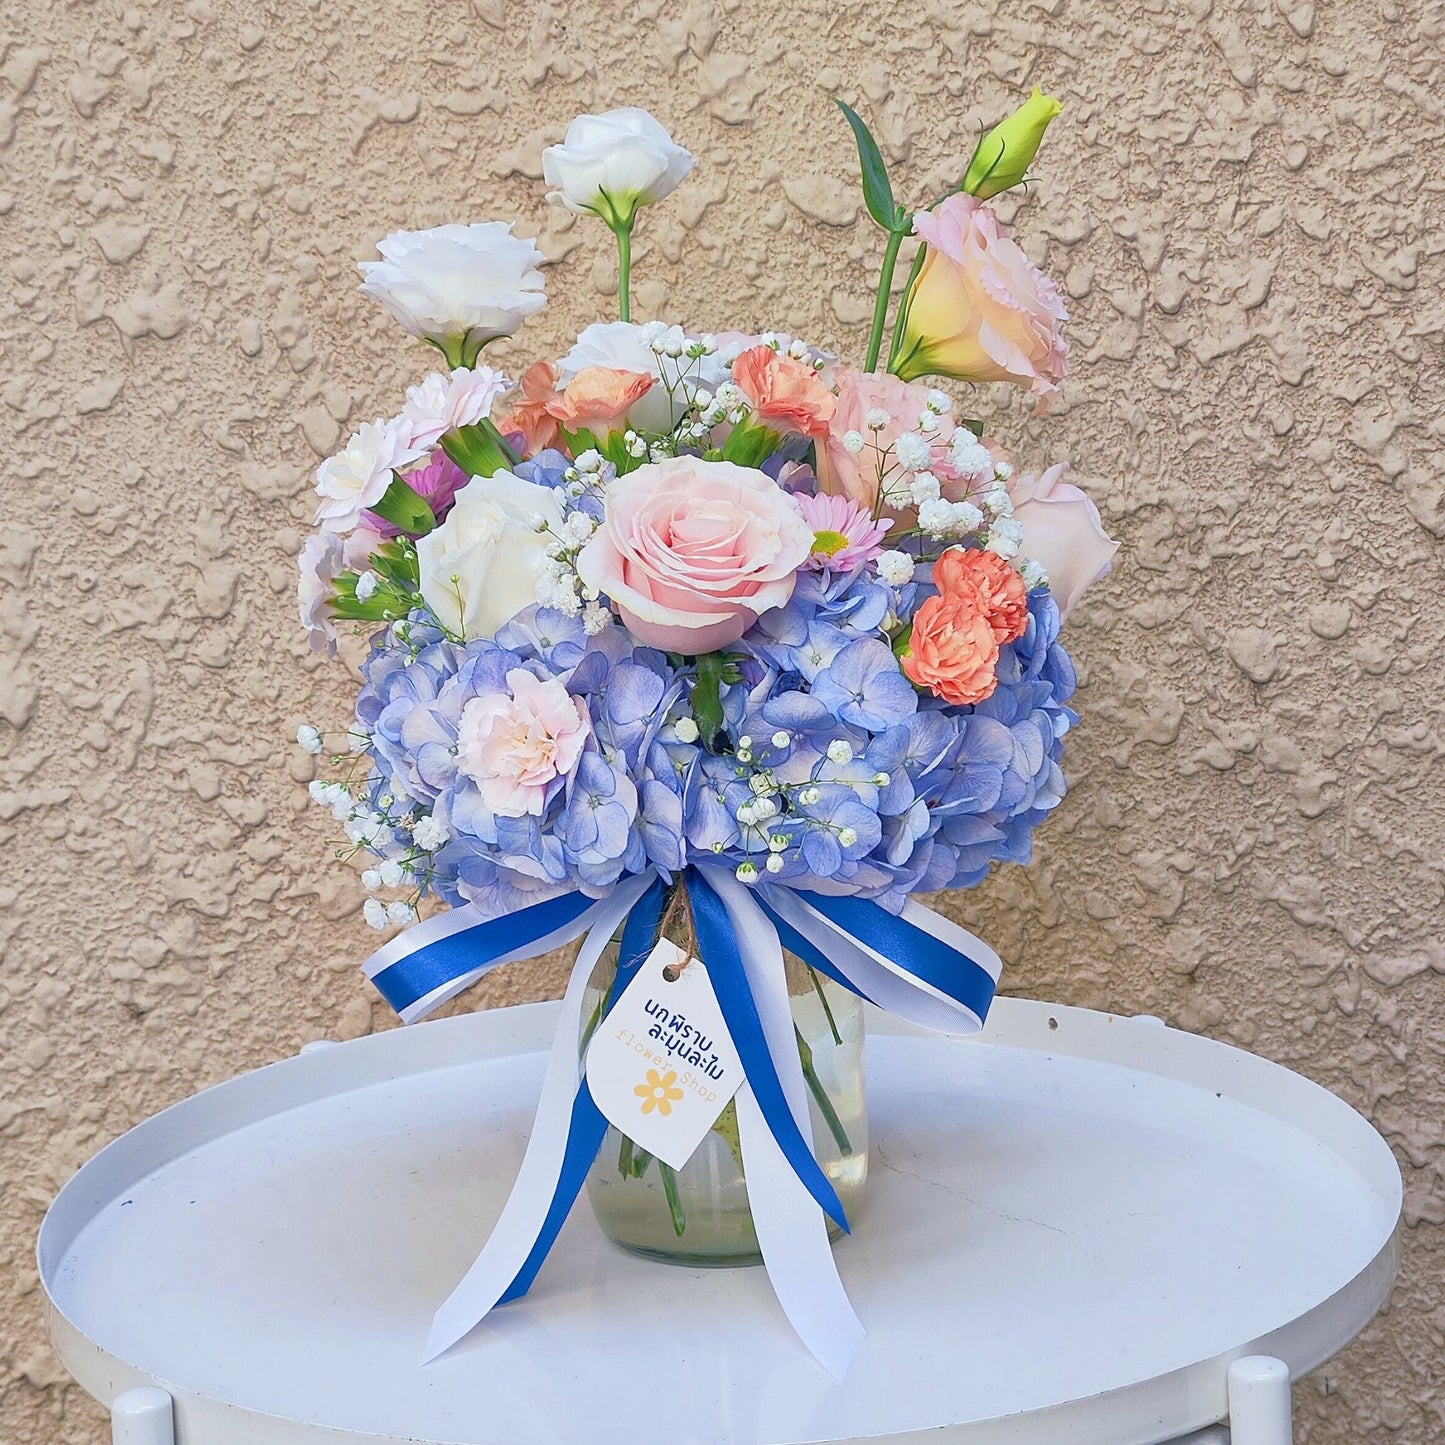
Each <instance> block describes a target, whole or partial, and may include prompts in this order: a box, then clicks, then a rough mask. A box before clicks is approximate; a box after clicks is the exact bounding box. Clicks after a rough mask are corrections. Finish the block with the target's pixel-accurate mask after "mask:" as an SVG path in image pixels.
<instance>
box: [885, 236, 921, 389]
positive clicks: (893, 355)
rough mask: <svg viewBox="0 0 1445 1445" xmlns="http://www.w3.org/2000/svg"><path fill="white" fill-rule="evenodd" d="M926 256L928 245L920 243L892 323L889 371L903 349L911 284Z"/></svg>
mask: <svg viewBox="0 0 1445 1445" xmlns="http://www.w3.org/2000/svg"><path fill="white" fill-rule="evenodd" d="M927 254H928V243H927V242H926V241H920V242H919V243H918V250H917V252H916V253H915V254H914V257H913V266H912V268H911V269H910V270H909V272H908V280H907V281H906V282H905V283H904V286H903V299H902V300H901V301H900V302H899V303H898V316H897V319H896V320H895V321H894V323H893V343H892V345H891V346H889V348H888V370H889V371H892V370H893V368H894V366H895V365H896V364H897V361H898V353H899V352H900V351H901V350H902V349H903V331H904V328H905V327H906V326H907V325H908V312H909V308H910V307H911V306H912V305H913V284H914V282H915V281H917V280H918V273H919V272H920V271H922V270H923V258H924V257H925V256H926V255H927Z"/></svg>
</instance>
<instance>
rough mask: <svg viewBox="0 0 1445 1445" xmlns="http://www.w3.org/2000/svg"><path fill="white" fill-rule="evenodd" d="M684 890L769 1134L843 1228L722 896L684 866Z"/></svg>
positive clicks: (710, 974) (715, 989) (701, 952)
mask: <svg viewBox="0 0 1445 1445" xmlns="http://www.w3.org/2000/svg"><path fill="white" fill-rule="evenodd" d="M687 890H688V896H689V897H690V898H691V900H692V916H693V919H694V921H695V922H696V924H697V941H698V953H699V955H700V956H701V957H702V959H703V961H704V962H705V964H706V967H707V976H708V978H709V979H710V980H711V982H712V986H713V992H714V993H716V994H717V1001H718V1006H719V1007H720V1008H721V1009H722V1015H723V1021H724V1022H725V1023H726V1024H727V1026H728V1034H729V1035H730V1036H731V1038H732V1041H733V1046H734V1048H736V1049H737V1051H738V1058H739V1060H740V1061H741V1062H742V1066H743V1077H744V1078H745V1079H746V1080H747V1081H748V1083H749V1084H750V1085H751V1086H752V1090H753V1094H754V1096H755V1097H756V1099H757V1101H758V1108H759V1109H761V1110H762V1114H763V1118H764V1119H766V1120H767V1123H768V1128H769V1129H771V1130H772V1133H773V1138H774V1139H776V1140H777V1141H778V1146H779V1147H780V1148H781V1149H782V1151H783V1153H784V1155H785V1156H786V1157H787V1160H788V1163H789V1164H791V1165H792V1166H793V1171H794V1172H795V1173H796V1174H797V1176H798V1178H799V1179H800V1180H801V1181H802V1182H803V1184H804V1186H805V1187H806V1188H807V1190H808V1193H809V1194H811V1195H812V1196H813V1198H814V1199H816V1200H817V1201H818V1203H819V1205H820V1206H821V1207H822V1208H823V1210H824V1211H825V1212H826V1213H827V1214H828V1215H829V1216H830V1217H831V1218H832V1219H833V1220H834V1221H835V1222H836V1223H837V1224H838V1226H839V1227H840V1228H841V1229H843V1230H844V1231H845V1232H846V1231H847V1230H848V1216H847V1214H846V1213H845V1212H844V1210H843V1205H842V1202H841V1201H840V1200H839V1198H838V1194H837V1191H836V1190H835V1189H834V1188H833V1186H832V1184H831V1183H830V1182H829V1180H828V1176H827V1175H826V1174H824V1173H823V1171H822V1169H821V1168H820V1167H819V1164H818V1161H817V1160H816V1159H815V1158H814V1157H813V1151H812V1150H811V1149H810V1148H808V1145H807V1144H806V1142H805V1141H804V1139H803V1136H802V1134H801V1132H800V1131H799V1129H798V1121H797V1120H796V1119H794V1118H793V1111H792V1110H791V1109H790V1108H789V1107H788V1100H787V1096H786V1095H785V1094H784V1093H783V1086H782V1083H781V1081H780V1080H779V1079H778V1070H777V1067H776V1066H775V1065H774V1063H773V1056H772V1054H771V1053H770V1052H769V1050H768V1041H767V1037H766V1035H765V1034H764V1033H763V1021H762V1019H761V1018H759V1017H758V1005H757V1002H756V1000H755V999H754V998H753V991H752V989H751V988H750V987H749V986H748V976H747V973H746V972H745V971H744V969H743V961H742V958H741V957H740V956H739V954H738V945H737V940H736V938H735V937H734V936H733V924H732V919H731V918H730V917H729V916H728V912H727V909H726V908H724V907H723V901H722V899H721V898H719V897H718V896H717V894H716V893H715V892H714V891H713V889H712V886H711V885H710V884H709V883H708V881H707V879H706V878H704V877H703V876H702V874H701V873H699V872H698V871H697V870H696V869H689V870H688V875H687Z"/></svg>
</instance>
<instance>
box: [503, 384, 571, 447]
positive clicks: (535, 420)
mask: <svg viewBox="0 0 1445 1445" xmlns="http://www.w3.org/2000/svg"><path fill="white" fill-rule="evenodd" d="M519 390H520V391H521V393H522V398H521V400H520V401H518V402H515V403H513V406H512V409H511V411H509V412H508V413H507V415H506V416H504V417H503V418H502V419H501V420H500V421H499V422H498V423H497V430H498V431H500V432H501V433H502V435H503V436H509V435H512V434H514V433H517V432H520V433H521V435H522V438H523V440H524V442H525V444H526V453H527V455H528V456H529V457H534V456H536V455H537V453H538V452H540V451H544V450H546V448H547V447H550V446H551V445H552V444H553V443H554V442H555V441H556V440H557V418H556V417H554V416H553V415H552V413H551V412H550V411H549V410H548V404H549V403H550V402H552V401H554V400H555V399H556V396H557V368H556V367H555V366H553V365H552V363H551V362H550V361H539V362H537V363H536V364H535V365H533V366H529V367H528V368H527V369H526V371H524V372H523V373H522V380H521V382H520V384H519Z"/></svg>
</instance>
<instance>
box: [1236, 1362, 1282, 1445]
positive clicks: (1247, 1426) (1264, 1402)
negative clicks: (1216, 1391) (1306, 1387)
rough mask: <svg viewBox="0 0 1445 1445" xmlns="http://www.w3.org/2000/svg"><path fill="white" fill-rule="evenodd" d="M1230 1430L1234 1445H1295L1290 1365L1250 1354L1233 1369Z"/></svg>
mask: <svg viewBox="0 0 1445 1445" xmlns="http://www.w3.org/2000/svg"><path fill="white" fill-rule="evenodd" d="M1229 1430H1230V1438H1231V1439H1232V1441H1233V1442H1234V1445H1291V1441H1293V1439H1294V1426H1293V1419H1292V1416H1291V1412H1290V1398H1289V1366H1288V1365H1286V1364H1285V1362H1284V1361H1283V1360H1276V1359H1272V1358H1271V1357H1270V1356H1269V1355H1246V1356H1245V1357H1244V1358H1243V1359H1242V1360H1236V1361H1235V1362H1234V1363H1233V1364H1232V1365H1231V1366H1230V1367H1229Z"/></svg>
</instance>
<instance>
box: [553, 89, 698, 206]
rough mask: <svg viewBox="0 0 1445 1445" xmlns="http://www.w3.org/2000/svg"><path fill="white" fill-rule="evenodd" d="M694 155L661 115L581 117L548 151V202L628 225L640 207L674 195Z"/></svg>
mask: <svg viewBox="0 0 1445 1445" xmlns="http://www.w3.org/2000/svg"><path fill="white" fill-rule="evenodd" d="M692 167H693V156H692V153H691V152H690V151H686V150H684V149H683V148H682V147H681V146H680V145H678V144H677V142H676V141H674V140H673V138H672V137H671V136H670V135H669V134H668V132H667V128H666V127H665V126H663V125H662V124H661V123H660V122H659V121H658V120H657V118H656V117H655V116H653V115H651V114H650V113H649V112H648V111H645V110H641V109H639V108H638V107H636V106H625V107H623V108H622V109H621V110H609V111H606V112H604V113H603V114H602V115H579V116H578V117H577V119H576V120H574V121H573V122H572V124H571V125H569V126H568V127H567V135H566V138H565V139H564V140H563V142H562V144H561V145H555V146H548V147H547V149H546V150H544V151H543V152H542V175H543V178H544V179H545V180H546V182H547V184H548V185H549V186H554V187H555V188H556V189H555V190H552V191H549V192H548V196H547V199H548V200H551V201H558V202H560V203H561V204H562V205H564V206H566V207H567V209H568V210H569V211H575V212H576V213H577V214H579V215H585V214H590V215H596V216H601V217H602V219H603V220H604V221H606V222H607V224H608V225H609V226H613V227H617V226H622V227H627V226H630V225H631V224H632V218H633V217H634V216H635V215H636V214H637V208H638V207H639V206H646V205H651V203H652V202H653V201H660V200H661V199H662V198H663V197H664V196H667V195H671V194H672V192H673V191H674V190H676V189H677V187H678V186H679V185H680V184H681V182H682V180H683V178H684V177H685V176H686V175H687V173H688V172H689V171H690V170H692Z"/></svg>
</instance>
